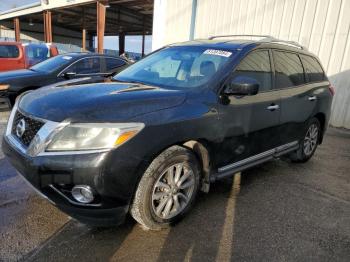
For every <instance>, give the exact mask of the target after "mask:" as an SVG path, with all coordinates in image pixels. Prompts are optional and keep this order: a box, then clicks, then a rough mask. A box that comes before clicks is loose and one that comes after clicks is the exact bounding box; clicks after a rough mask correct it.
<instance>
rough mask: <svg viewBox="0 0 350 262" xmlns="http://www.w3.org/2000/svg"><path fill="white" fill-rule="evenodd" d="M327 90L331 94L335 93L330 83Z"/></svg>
mask: <svg viewBox="0 0 350 262" xmlns="http://www.w3.org/2000/svg"><path fill="white" fill-rule="evenodd" d="M329 91H330V92H331V94H332V96H334V94H335V88H334V86H332V85H329Z"/></svg>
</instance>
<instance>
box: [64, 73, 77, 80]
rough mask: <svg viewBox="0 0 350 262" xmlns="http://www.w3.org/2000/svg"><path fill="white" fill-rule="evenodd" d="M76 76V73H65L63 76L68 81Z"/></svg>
mask: <svg viewBox="0 0 350 262" xmlns="http://www.w3.org/2000/svg"><path fill="white" fill-rule="evenodd" d="M76 75H77V73H75V72H66V73H64V75H63V76H64V77H65V78H67V79H70V78H73V77H75V76H76Z"/></svg>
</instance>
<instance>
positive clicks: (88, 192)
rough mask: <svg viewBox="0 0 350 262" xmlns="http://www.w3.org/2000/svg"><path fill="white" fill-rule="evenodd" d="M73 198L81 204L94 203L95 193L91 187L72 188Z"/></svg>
mask: <svg viewBox="0 0 350 262" xmlns="http://www.w3.org/2000/svg"><path fill="white" fill-rule="evenodd" d="M72 196H73V197H74V199H75V200H76V201H78V202H80V203H84V204H88V203H91V202H92V201H94V193H93V191H92V189H91V187H89V186H85V185H79V186H75V187H73V188H72Z"/></svg>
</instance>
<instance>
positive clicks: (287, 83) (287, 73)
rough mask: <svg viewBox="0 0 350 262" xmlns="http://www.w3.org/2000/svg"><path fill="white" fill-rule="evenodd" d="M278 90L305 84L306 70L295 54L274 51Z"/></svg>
mask: <svg viewBox="0 0 350 262" xmlns="http://www.w3.org/2000/svg"><path fill="white" fill-rule="evenodd" d="M273 58H274V63H275V73H276V88H277V89H280V88H288V87H293V86H298V85H302V84H304V83H305V77H304V69H303V66H302V64H301V61H300V58H299V56H298V55H297V54H295V53H289V52H283V51H275V50H274V51H273Z"/></svg>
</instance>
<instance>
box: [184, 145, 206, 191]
mask: <svg viewBox="0 0 350 262" xmlns="http://www.w3.org/2000/svg"><path fill="white" fill-rule="evenodd" d="M182 146H184V147H186V148H188V149H190V150H191V151H192V152H193V153H194V154H195V155H196V157H197V158H198V160H199V163H200V165H201V170H202V174H203V177H202V181H201V191H203V192H206V193H208V192H209V187H210V177H209V176H210V153H209V145H208V143H207V142H206V141H204V140H189V141H186V142H184V143H183V144H182Z"/></svg>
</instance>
